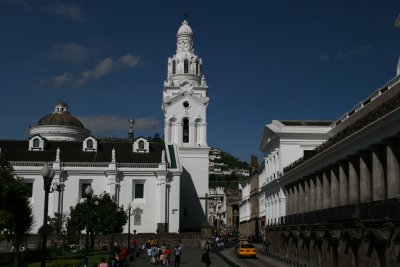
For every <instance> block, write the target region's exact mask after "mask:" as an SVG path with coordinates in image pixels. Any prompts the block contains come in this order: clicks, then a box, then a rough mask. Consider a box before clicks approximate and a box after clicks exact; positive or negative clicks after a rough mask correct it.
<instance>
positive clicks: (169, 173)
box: [0, 20, 209, 233]
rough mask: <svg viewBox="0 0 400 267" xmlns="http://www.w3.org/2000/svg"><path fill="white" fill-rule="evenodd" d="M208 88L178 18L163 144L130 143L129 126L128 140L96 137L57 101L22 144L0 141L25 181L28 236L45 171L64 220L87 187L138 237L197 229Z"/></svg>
mask: <svg viewBox="0 0 400 267" xmlns="http://www.w3.org/2000/svg"><path fill="white" fill-rule="evenodd" d="M207 89H208V88H207V85H206V82H205V78H204V75H203V73H202V61H201V59H200V58H199V57H198V56H196V55H195V54H194V49H193V31H192V29H191V28H190V26H189V24H188V22H187V21H186V20H185V21H183V23H182V25H181V27H180V28H179V30H178V33H177V50H176V54H175V55H174V56H173V57H172V58H170V59H168V77H167V80H166V81H165V82H164V90H163V101H162V110H163V112H164V116H165V121H164V123H165V126H164V130H165V133H164V136H165V138H164V140H155V139H152V140H149V139H147V138H144V137H138V138H134V137H133V121H131V128H130V129H129V133H128V138H127V139H99V138H96V137H94V136H92V135H91V131H90V130H89V129H86V128H85V127H84V125H83V124H82V123H81V122H80V121H79V119H78V118H76V117H74V116H73V115H72V114H71V113H70V111H69V109H68V105H67V104H66V103H64V102H59V103H57V104H56V106H55V108H54V111H53V112H52V113H50V114H48V115H46V116H44V117H43V118H41V119H40V120H39V121H38V123H37V124H36V125H35V126H33V127H32V128H31V129H30V135H29V138H28V140H0V153H1V155H2V156H4V157H5V158H6V160H8V161H9V162H10V163H11V164H12V166H13V168H14V171H15V174H16V175H17V176H20V177H23V178H24V180H25V181H26V183H27V187H28V189H29V190H28V197H29V198H30V202H31V205H32V207H33V213H34V216H35V220H36V224H35V226H34V228H33V230H32V232H34V233H35V232H37V230H38V229H39V228H40V227H41V226H42V222H41V219H42V218H43V215H44V214H43V210H44V208H43V207H44V199H45V197H44V195H45V193H44V189H43V177H42V169H43V168H44V167H45V166H48V167H50V168H51V169H53V170H54V173H55V175H54V178H53V180H52V189H51V191H52V193H51V194H50V196H49V213H48V214H49V216H51V217H53V216H54V213H60V214H63V215H64V216H68V213H69V210H70V207H71V206H75V205H76V204H77V203H78V202H80V201H84V200H85V198H86V195H85V189H86V187H87V186H89V185H90V186H91V187H92V189H93V191H94V194H95V195H101V194H104V193H107V194H110V196H112V197H113V199H115V201H116V203H117V204H118V205H119V206H120V207H121V208H124V209H126V208H127V207H128V205H131V207H132V211H133V212H132V214H133V216H132V219H131V229H132V230H136V232H138V233H156V232H171V233H177V232H179V231H193V230H198V229H199V228H200V226H201V224H202V223H203V221H204V219H205V215H204V214H205V213H204V212H205V205H204V200H201V199H200V198H199V197H202V196H204V195H205V194H206V193H207V192H208V150H209V147H208V146H207V135H206V129H207V124H206V108H207V105H208V97H207ZM127 229H128V226H127V225H126V226H125V227H124V232H127Z"/></svg>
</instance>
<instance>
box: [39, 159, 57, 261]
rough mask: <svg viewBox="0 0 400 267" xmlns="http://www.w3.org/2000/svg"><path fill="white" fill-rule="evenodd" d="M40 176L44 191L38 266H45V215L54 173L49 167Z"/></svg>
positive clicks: (43, 169)
mask: <svg viewBox="0 0 400 267" xmlns="http://www.w3.org/2000/svg"><path fill="white" fill-rule="evenodd" d="M41 174H42V176H43V189H44V212H43V236H42V251H41V262H40V266H41V267H45V266H46V250H47V214H48V209H49V193H50V186H51V182H52V180H53V178H54V175H55V171H54V170H53V169H51V168H50V167H49V166H44V167H43V168H42V171H41Z"/></svg>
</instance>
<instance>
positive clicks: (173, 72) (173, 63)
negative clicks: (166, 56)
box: [172, 60, 176, 74]
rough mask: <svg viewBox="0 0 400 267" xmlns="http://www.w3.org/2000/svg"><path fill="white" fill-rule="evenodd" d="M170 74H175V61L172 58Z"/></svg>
mask: <svg viewBox="0 0 400 267" xmlns="http://www.w3.org/2000/svg"><path fill="white" fill-rule="evenodd" d="M172 74H176V61H175V60H172Z"/></svg>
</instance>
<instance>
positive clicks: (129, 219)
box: [128, 202, 132, 254]
mask: <svg viewBox="0 0 400 267" xmlns="http://www.w3.org/2000/svg"><path fill="white" fill-rule="evenodd" d="M131 209H132V205H131V203H130V202H129V204H128V253H129V254H130V253H131Z"/></svg>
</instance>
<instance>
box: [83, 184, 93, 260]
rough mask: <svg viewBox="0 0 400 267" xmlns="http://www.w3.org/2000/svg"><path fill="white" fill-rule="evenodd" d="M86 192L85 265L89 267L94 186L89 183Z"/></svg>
mask: <svg viewBox="0 0 400 267" xmlns="http://www.w3.org/2000/svg"><path fill="white" fill-rule="evenodd" d="M85 194H86V199H87V210H86V242H85V265H84V266H85V267H88V253H89V230H90V229H89V216H90V200H91V199H92V195H93V188H92V187H91V186H90V185H88V186H87V187H86V188H85Z"/></svg>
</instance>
